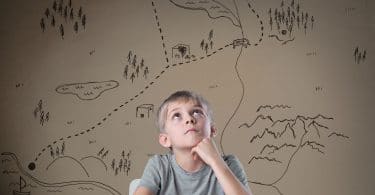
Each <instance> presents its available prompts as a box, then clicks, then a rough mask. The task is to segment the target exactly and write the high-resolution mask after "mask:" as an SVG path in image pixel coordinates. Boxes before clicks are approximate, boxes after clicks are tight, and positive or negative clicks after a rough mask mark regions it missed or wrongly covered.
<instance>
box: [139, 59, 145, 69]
mask: <svg viewBox="0 0 375 195" xmlns="http://www.w3.org/2000/svg"><path fill="white" fill-rule="evenodd" d="M140 65H141V69H142V68H143V67H144V65H145V60H144V59H143V58H142V60H141V64H140Z"/></svg>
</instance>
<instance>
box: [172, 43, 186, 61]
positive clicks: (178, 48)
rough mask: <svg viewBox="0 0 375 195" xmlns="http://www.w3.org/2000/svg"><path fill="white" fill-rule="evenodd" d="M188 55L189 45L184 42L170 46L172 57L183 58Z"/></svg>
mask: <svg viewBox="0 0 375 195" xmlns="http://www.w3.org/2000/svg"><path fill="white" fill-rule="evenodd" d="M185 56H190V46H189V45H186V44H182V43H180V44H177V45H175V46H174V47H172V58H184V57H185Z"/></svg>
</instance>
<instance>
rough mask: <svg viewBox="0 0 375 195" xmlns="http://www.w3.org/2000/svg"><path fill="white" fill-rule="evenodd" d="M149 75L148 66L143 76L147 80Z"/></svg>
mask: <svg viewBox="0 0 375 195" xmlns="http://www.w3.org/2000/svg"><path fill="white" fill-rule="evenodd" d="M147 75H148V66H146V68H145V70H144V71H143V76H144V77H145V78H146V79H147Z"/></svg>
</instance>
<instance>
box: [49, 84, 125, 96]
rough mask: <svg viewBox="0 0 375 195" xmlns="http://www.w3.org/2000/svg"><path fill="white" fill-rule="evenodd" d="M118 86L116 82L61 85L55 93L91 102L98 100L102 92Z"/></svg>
mask: <svg viewBox="0 0 375 195" xmlns="http://www.w3.org/2000/svg"><path fill="white" fill-rule="evenodd" d="M118 86H119V83H118V82H117V81H113V80H111V81H102V82H87V83H71V84H63V85H60V86H58V87H56V89H55V91H56V92H57V93H60V94H73V95H76V96H77V97H78V98H79V99H81V100H93V99H96V98H98V97H99V96H100V95H101V94H102V93H103V92H104V91H107V90H110V89H114V88H116V87H118Z"/></svg>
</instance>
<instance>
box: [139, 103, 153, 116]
mask: <svg viewBox="0 0 375 195" xmlns="http://www.w3.org/2000/svg"><path fill="white" fill-rule="evenodd" d="M153 112H154V105H153V104H142V105H139V106H137V109H136V114H135V115H136V117H139V118H145V117H147V118H150V113H153Z"/></svg>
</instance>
